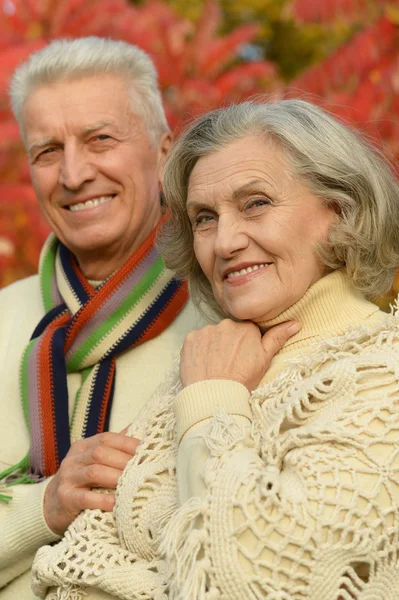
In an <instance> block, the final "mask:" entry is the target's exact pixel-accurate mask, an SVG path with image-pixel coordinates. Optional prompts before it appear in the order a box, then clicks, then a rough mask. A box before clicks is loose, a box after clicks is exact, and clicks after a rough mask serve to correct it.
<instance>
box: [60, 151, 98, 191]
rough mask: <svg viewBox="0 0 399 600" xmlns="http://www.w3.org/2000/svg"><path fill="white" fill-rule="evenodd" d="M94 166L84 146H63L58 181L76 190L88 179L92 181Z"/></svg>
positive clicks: (94, 172)
mask: <svg viewBox="0 0 399 600" xmlns="http://www.w3.org/2000/svg"><path fill="white" fill-rule="evenodd" d="M96 173H97V169H96V167H95V166H94V165H93V163H92V162H91V161H90V160H89V156H88V155H87V152H86V150H85V148H84V147H78V146H76V145H75V146H72V145H71V146H68V147H67V146H65V147H64V152H63V158H62V162H61V168H60V178H59V181H60V183H61V185H63V186H64V187H66V188H68V189H69V190H77V189H79V188H80V187H82V185H83V184H84V183H86V182H88V181H93V179H95V177H96Z"/></svg>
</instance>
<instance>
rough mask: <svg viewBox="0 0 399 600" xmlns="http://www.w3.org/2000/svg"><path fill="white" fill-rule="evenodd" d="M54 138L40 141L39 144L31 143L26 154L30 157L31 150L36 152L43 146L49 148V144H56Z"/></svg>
mask: <svg viewBox="0 0 399 600" xmlns="http://www.w3.org/2000/svg"><path fill="white" fill-rule="evenodd" d="M56 143H57V142H56V140H55V138H47V139H46V140H40V142H33V144H30V146H29V147H28V154H29V155H31V154H32V152H33V150H37V149H39V148H43V146H49V145H50V144H56Z"/></svg>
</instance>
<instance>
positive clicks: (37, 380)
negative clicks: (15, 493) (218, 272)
mask: <svg viewBox="0 0 399 600" xmlns="http://www.w3.org/2000/svg"><path fill="white" fill-rule="evenodd" d="M156 231H157V228H156V229H155V230H154V231H153V232H152V233H151V234H150V235H149V236H148V238H147V239H146V240H145V241H144V243H143V244H142V245H141V246H140V248H139V249H138V250H137V251H136V252H135V253H134V254H133V255H132V256H131V257H130V258H129V259H128V260H127V262H126V263H125V264H124V265H123V266H122V267H121V269H119V270H118V271H117V272H116V273H114V274H113V275H112V276H111V277H110V278H108V279H107V280H106V281H105V282H104V283H103V284H102V285H101V286H100V287H99V288H97V289H94V288H93V287H92V286H91V285H90V283H89V282H88V281H87V279H86V278H85V277H84V275H83V273H82V272H81V270H80V269H79V266H78V264H77V261H76V259H75V257H74V256H73V254H72V253H71V252H70V251H69V250H68V249H67V248H66V247H65V246H64V245H63V244H62V243H60V242H59V241H58V239H57V238H56V237H55V236H54V235H50V237H49V238H48V240H47V242H46V244H45V246H44V248H43V251H42V254H41V259H40V267H39V273H40V280H41V291H42V297H43V304H44V307H45V311H46V314H45V316H44V317H43V319H42V320H41V321H40V323H39V324H38V325H37V327H36V329H35V331H34V332H33V335H32V337H31V341H30V342H29V344H28V346H27V348H26V350H25V352H24V355H23V358H22V363H21V371H20V372H21V399H22V404H23V410H24V415H25V419H26V423H27V426H28V428H29V431H30V434H31V447H30V451H29V453H28V454H27V455H26V456H25V457H24V458H23V459H22V460H21V461H20V462H19V463H18V464H16V465H14V466H12V467H11V468H9V469H7V470H6V471H4V472H3V473H1V474H0V480H3V483H4V481H6V482H7V484H8V485H10V484H14V483H26V482H35V481H39V480H40V479H42V478H43V477H46V476H49V475H52V474H54V473H55V472H56V471H57V469H58V467H59V465H60V463H61V461H62V460H63V458H64V457H65V455H66V454H67V452H68V450H69V448H70V445H71V437H72V439H80V438H85V437H89V436H92V435H95V434H97V433H101V432H103V431H106V430H107V429H108V425H109V419H110V412H111V407H112V397H113V391H114V382H115V371H116V356H117V355H118V354H119V353H120V352H123V351H124V350H127V349H131V348H134V347H135V346H137V345H139V344H142V343H144V342H146V341H148V340H150V339H151V338H153V337H155V336H157V335H159V334H160V333H161V332H162V331H163V330H164V329H166V328H167V327H168V325H169V324H170V323H171V322H172V321H173V320H174V319H175V317H176V316H177V314H178V313H179V312H180V310H181V309H182V308H183V306H184V304H185V303H186V301H187V298H188V291H187V286H186V283H184V282H182V281H178V280H177V279H175V278H174V277H173V274H172V272H171V271H169V270H168V269H166V267H165V265H164V263H163V260H162V258H161V256H160V255H159V253H158V251H157V250H156V249H155V247H154V239H155V235H156ZM27 300H28V299H27ZM73 372H80V373H81V377H82V381H81V386H80V389H79V391H78V393H77V397H76V401H75V410H74V413H73V415H72V419H70V416H69V413H68V388H67V373H73ZM77 409H79V410H77ZM77 415H83V416H81V417H79V418H78V417H77ZM9 499H10V496H8V495H7V494H2V495H0V500H3V501H8V500H9Z"/></svg>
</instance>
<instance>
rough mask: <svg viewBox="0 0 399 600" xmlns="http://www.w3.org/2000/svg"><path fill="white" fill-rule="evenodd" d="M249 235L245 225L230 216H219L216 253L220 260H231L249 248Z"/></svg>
mask: <svg viewBox="0 0 399 600" xmlns="http://www.w3.org/2000/svg"><path fill="white" fill-rule="evenodd" d="M248 241H249V240H248V235H247V233H246V232H245V227H244V226H243V224H240V222H238V221H237V219H234V218H231V217H230V216H219V220H218V229H217V234H216V241H215V253H216V254H217V256H220V258H226V259H227V258H230V257H231V256H234V254H236V253H237V252H240V250H244V249H245V248H246V247H247V246H248Z"/></svg>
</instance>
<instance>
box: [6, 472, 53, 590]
mask: <svg viewBox="0 0 399 600" xmlns="http://www.w3.org/2000/svg"><path fill="white" fill-rule="evenodd" d="M49 481H50V479H47V480H46V481H43V482H41V483H37V484H34V485H29V484H21V485H15V486H13V487H12V488H9V489H8V491H10V493H11V494H12V500H11V502H10V503H9V504H4V503H2V502H0V587H2V586H4V585H6V584H7V583H9V582H10V581H11V580H12V579H14V578H15V577H17V576H18V575H20V574H21V573H22V572H24V571H26V569H27V568H29V567H30V566H31V563H32V561H33V556H34V553H35V552H36V551H37V549H38V548H40V546H43V545H44V544H50V543H51V542H54V541H56V540H58V539H60V538H59V536H57V535H56V534H54V533H53V532H52V531H51V530H50V529H49V527H48V526H47V523H46V520H45V518H44V514H43V498H44V492H45V490H46V487H47V485H48V483H49ZM27 562H29V564H28V566H27ZM18 566H20V572H18Z"/></svg>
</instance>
